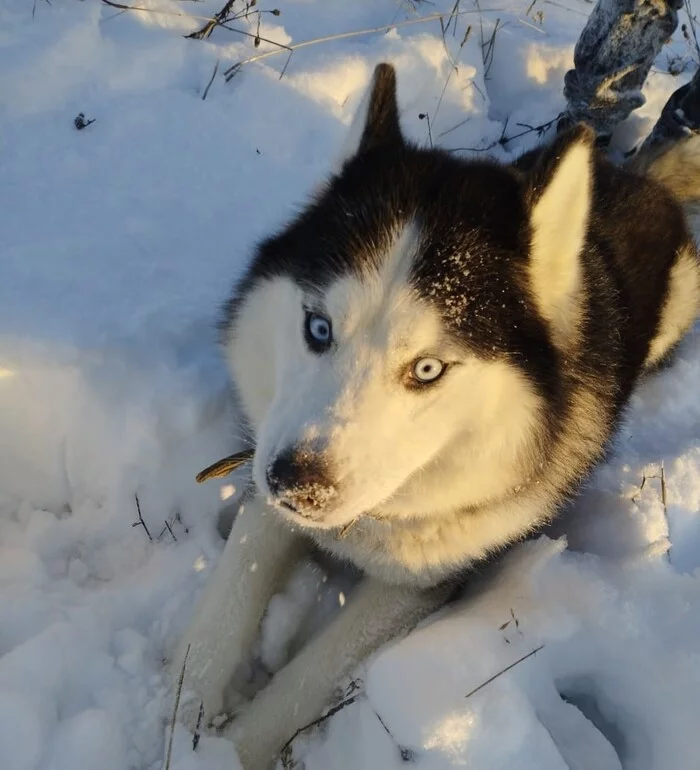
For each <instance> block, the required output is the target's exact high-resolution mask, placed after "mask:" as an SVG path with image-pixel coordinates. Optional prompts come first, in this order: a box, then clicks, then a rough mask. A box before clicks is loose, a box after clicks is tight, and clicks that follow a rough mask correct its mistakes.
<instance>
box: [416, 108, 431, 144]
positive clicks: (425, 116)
mask: <svg viewBox="0 0 700 770" xmlns="http://www.w3.org/2000/svg"><path fill="white" fill-rule="evenodd" d="M418 120H427V121H428V142H429V143H430V146H431V148H432V146H433V131H432V129H431V127H430V115H428V113H427V112H421V113H420V115H418Z"/></svg>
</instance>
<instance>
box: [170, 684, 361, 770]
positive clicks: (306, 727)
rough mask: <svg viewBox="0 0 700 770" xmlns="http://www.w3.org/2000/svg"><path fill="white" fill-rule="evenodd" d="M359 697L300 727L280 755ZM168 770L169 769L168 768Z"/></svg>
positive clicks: (336, 706)
mask: <svg viewBox="0 0 700 770" xmlns="http://www.w3.org/2000/svg"><path fill="white" fill-rule="evenodd" d="M358 697H359V694H355V695H351V696H350V697H349V698H346V699H345V700H343V701H340V703H338V704H337V705H335V706H333V708H332V709H329V710H328V712H327V713H325V714H324V715H323V716H322V717H319V718H318V719H314V721H313V722H309V724H308V725H304V726H303V727H300V728H299V729H298V730H297V731H296V732H295V733H294V735H292V737H291V738H290V739H289V740H288V741H287V742H286V743H285V744H284V746H282V751H281V752H280V754H281V755H282V756H283V757H284V756H285V755H287V756H288V755H289V751H290V749H291V747H292V744H293V743H294V741H295V740H296V739H297V738H298V737H299V736H300V735H301V734H302V733H304V732H306V731H307V730H310V729H311V728H312V727H317V726H318V725H322V724H323V723H324V722H325V721H327V720H328V719H330V718H331V717H333V716H335V715H336V714H337V713H338V712H339V711H342V710H343V709H344V708H346V707H347V706H351V705H352V704H353V703H354V702H355V701H356V700H357V699H358ZM166 770H167V768H166Z"/></svg>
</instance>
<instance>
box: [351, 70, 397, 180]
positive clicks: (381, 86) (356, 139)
mask: <svg viewBox="0 0 700 770" xmlns="http://www.w3.org/2000/svg"><path fill="white" fill-rule="evenodd" d="M402 143H403V135H402V134H401V126H400V124H399V106H398V103H397V101H396V70H395V69H394V68H393V67H392V66H391V64H386V63H382V64H378V65H377V66H376V67H375V68H374V73H373V75H372V81H371V83H370V84H369V87H368V88H367V90H366V91H365V93H364V96H363V97H362V101H361V102H360V106H359V107H358V109H357V112H356V113H355V117H354V118H353V121H352V125H351V126H350V132H349V134H348V137H347V140H346V142H345V144H344V146H343V149H342V152H341V155H340V158H339V160H338V167H340V166H342V164H343V163H345V161H346V160H348V159H350V158H351V157H353V156H354V155H358V154H360V153H363V152H367V151H368V150H371V149H373V148H375V147H380V146H383V145H385V146H390V145H392V144H402Z"/></svg>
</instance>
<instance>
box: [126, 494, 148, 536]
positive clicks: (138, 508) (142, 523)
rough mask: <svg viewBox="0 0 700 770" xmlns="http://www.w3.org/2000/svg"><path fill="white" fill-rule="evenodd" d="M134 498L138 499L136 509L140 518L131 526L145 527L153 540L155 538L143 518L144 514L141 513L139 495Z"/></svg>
mask: <svg viewBox="0 0 700 770" xmlns="http://www.w3.org/2000/svg"><path fill="white" fill-rule="evenodd" d="M134 500H136V510H137V511H138V514H139V520H138V521H135V522H134V523H133V524H132V525H131V526H132V527H143V528H144V530H145V531H146V534H147V535H148V539H149V540H150V541H151V542H153V538H152V537H151V533H150V532H149V531H148V527H147V526H146V522H145V521H144V520H143V516H142V515H141V504H140V503H139V496H138V495H136V494H135V495H134Z"/></svg>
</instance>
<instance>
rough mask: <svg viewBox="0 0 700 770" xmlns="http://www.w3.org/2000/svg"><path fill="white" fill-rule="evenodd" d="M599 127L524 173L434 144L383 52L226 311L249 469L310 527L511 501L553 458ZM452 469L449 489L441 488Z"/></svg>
mask: <svg viewBox="0 0 700 770" xmlns="http://www.w3.org/2000/svg"><path fill="white" fill-rule="evenodd" d="M592 151H593V150H592V136H591V134H590V133H589V132H588V131H586V130H584V129H576V130H575V131H573V132H571V133H570V134H568V135H567V136H565V137H562V138H560V139H558V140H557V141H556V142H555V143H554V144H553V145H552V146H551V147H549V148H548V149H546V150H545V151H543V153H542V155H541V157H540V158H539V159H538V160H537V161H536V162H535V163H534V164H533V168H532V169H531V170H528V171H527V172H525V171H522V170H516V169H514V168H512V167H506V166H501V165H498V164H496V163H491V162H471V161H470V162H468V161H465V160H463V159H459V158H457V157H455V156H453V155H451V154H449V153H446V152H442V151H438V150H433V149H421V148H418V147H416V146H415V145H413V144H411V143H409V142H407V141H406V140H405V139H404V137H403V135H402V132H401V128H400V125H399V117H398V107H397V101H396V82H395V73H394V70H393V69H392V68H391V67H390V66H388V65H386V64H383V65H379V66H378V67H377V69H376V70H375V73H374V77H373V82H372V84H371V86H370V88H369V89H368V92H367V94H366V96H365V98H364V100H363V103H362V105H361V107H360V110H359V113H358V116H357V118H356V119H355V122H354V125H353V127H352V129H351V138H350V141H349V146H348V148H347V152H346V154H345V156H344V159H343V162H342V164H341V165H340V167H339V170H338V171H337V173H336V174H335V175H333V176H332V177H331V179H330V181H329V182H328V184H327V185H326V186H325V188H324V189H323V190H322V191H321V192H320V193H319V194H318V195H317V197H316V198H315V200H314V201H313V202H312V203H311V204H310V205H309V206H308V207H307V209H306V210H305V211H304V212H303V213H302V214H301V215H300V216H299V217H298V218H297V219H296V220H295V221H294V222H292V223H291V224H290V225H289V226H288V227H287V228H286V229H284V230H283V231H282V232H281V233H279V234H278V235H276V236H275V237H273V238H271V239H269V240H267V241H266V242H264V243H263V244H262V245H261V246H260V248H259V249H258V252H257V254H256V256H255V258H254V260H253V262H252V264H251V266H250V268H249V271H248V273H247V275H246V276H245V277H244V279H243V281H242V282H241V283H240V285H239V286H238V287H237V289H236V291H235V293H234V297H233V299H232V301H231V303H230V305H229V307H228V313H227V316H226V323H225V343H226V349H227V357H228V360H229V364H230V367H231V371H232V374H233V379H234V383H235V387H236V389H237V392H238V394H239V396H240V400H241V402H242V406H243V408H244V411H245V412H246V415H247V418H248V420H249V421H250V424H251V427H252V429H253V431H254V434H255V440H256V454H255V461H254V479H255V482H256V484H257V485H258V487H259V488H260V490H261V491H262V492H263V493H264V494H267V495H268V496H269V498H270V499H271V502H272V503H273V504H274V505H276V506H277V507H279V508H280V509H281V510H283V511H285V512H286V513H287V514H288V515H289V516H290V517H291V518H292V519H294V520H296V521H297V522H298V523H300V524H304V525H307V526H320V527H338V526H343V525H345V524H347V523H349V522H350V521H352V520H353V519H354V518H356V517H357V516H359V515H362V514H367V513H369V514H371V513H372V512H379V514H380V515H381V516H384V517H386V516H420V515H422V514H428V513H434V512H437V511H438V510H445V509H450V508H452V509H454V508H456V507H465V506H466V507H468V506H471V505H477V504H479V503H481V502H484V501H485V500H489V499H494V498H498V497H499V496H500V495H503V494H504V493H505V492H506V491H508V490H510V489H511V488H512V487H514V486H517V485H518V484H520V483H522V482H523V481H525V480H526V479H527V477H528V476H529V475H530V474H531V473H532V472H533V469H534V468H535V466H536V465H537V464H538V463H539V462H540V460H541V455H540V450H539V447H541V445H542V439H543V431H544V432H546V431H547V430H550V429H551V426H552V424H554V422H555V420H553V419H552V417H553V414H554V413H555V412H556V410H557V409H558V408H559V407H560V406H561V404H560V401H561V397H560V394H559V371H560V369H561V366H562V364H561V362H562V359H563V358H565V357H566V355H567V351H568V350H569V349H571V348H572V347H575V345H576V335H577V328H578V324H579V320H580V314H581V312H582V311H581V308H582V306H583V301H582V292H583V288H582V285H583V282H582V278H581V270H582V268H581V265H580V252H581V250H582V248H583V245H584V240H585V233H586V229H587V223H588V216H589V208H590V189H591V154H592ZM446 485H449V488H446Z"/></svg>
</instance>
